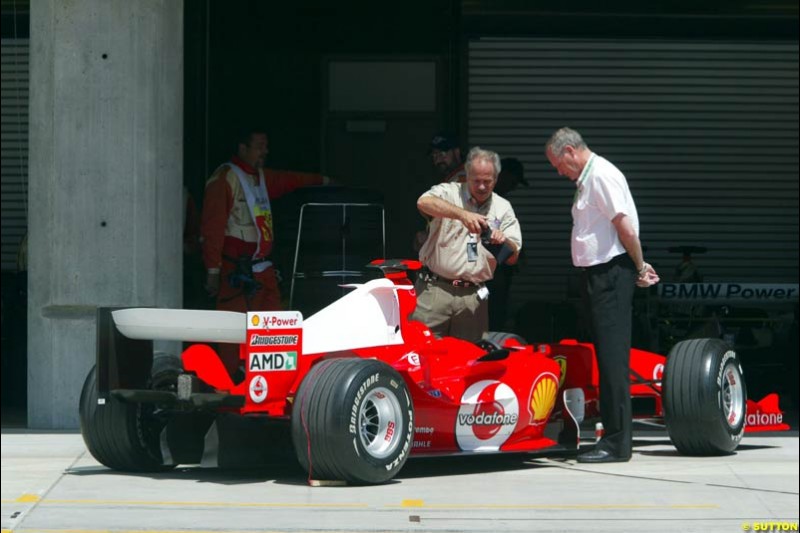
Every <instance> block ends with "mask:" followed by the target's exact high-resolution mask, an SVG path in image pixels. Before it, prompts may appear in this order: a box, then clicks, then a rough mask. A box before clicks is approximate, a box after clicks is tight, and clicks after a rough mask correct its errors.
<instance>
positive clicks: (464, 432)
mask: <svg viewBox="0 0 800 533" xmlns="http://www.w3.org/2000/svg"><path fill="white" fill-rule="evenodd" d="M517 420H519V401H518V400H517V395H516V394H514V391H513V390H511V387H509V386H508V385H506V384H505V383H501V382H499V381H494V380H483V381H478V382H477V383H473V384H472V385H471V386H470V387H469V388H468V389H467V390H466V391H464V394H463V395H462V396H461V407H460V408H459V410H458V415H457V417H456V441H458V446H459V447H460V448H461V449H462V450H464V451H476V452H492V451H497V450H499V449H500V446H501V445H502V444H503V443H504V442H505V441H506V440H507V439H508V437H509V435H511V433H513V432H514V428H515V427H516V426H517Z"/></svg>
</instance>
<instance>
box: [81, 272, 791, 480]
mask: <svg viewBox="0 0 800 533" xmlns="http://www.w3.org/2000/svg"><path fill="white" fill-rule="evenodd" d="M373 266H374V267H376V268H380V269H381V270H382V271H383V277H381V278H379V279H374V280H371V281H369V282H367V283H365V284H362V285H353V286H352V288H353V289H354V290H352V291H351V292H349V293H348V294H347V295H345V296H344V297H342V298H341V299H339V300H337V301H335V302H333V303H332V304H331V305H329V306H328V307H326V308H324V309H323V310H321V311H319V312H318V313H316V314H314V315H313V316H311V317H309V318H308V319H305V320H304V319H303V317H302V316H301V314H300V313H299V312H296V311H285V312H249V313H247V314H244V313H231V312H220V311H195V310H171V309H118V310H110V309H101V310H100V311H99V314H98V341H97V347H98V353H97V363H96V365H95V366H94V367H93V368H92V369H91V370H90V372H89V375H88V377H87V378H86V381H85V384H84V386H83V390H82V394H81V399H80V420H81V432H82V434H83V438H84V441H85V443H86V446H87V448H88V449H89V451H90V452H91V454H92V455H93V456H94V457H95V459H97V460H98V461H99V462H100V463H102V464H104V465H106V466H108V467H109V468H112V469H117V470H124V471H159V470H166V469H169V468H172V467H173V466H174V465H176V464H179V463H180V464H187V463H197V462H202V461H201V460H202V458H203V457H204V455H206V454H208V453H209V450H207V449H205V448H207V447H209V444H208V443H209V442H211V441H212V440H213V439H210V437H209V435H210V434H212V433H214V431H215V427H214V424H215V422H214V417H215V416H220V415H221V414H223V413H227V415H226V416H236V417H244V418H256V419H261V420H266V421H281V422H283V423H285V424H289V425H290V427H291V436H292V441H293V446H294V451H295V454H296V456H297V459H298V460H299V462H300V464H301V465H302V466H303V467H304V468H305V469H306V471H307V472H308V474H309V479H312V478H313V479H320V480H322V479H324V480H344V481H348V482H352V483H363V484H370V483H381V482H385V481H387V480H390V479H391V478H392V477H394V476H395V475H396V474H397V473H398V471H400V469H401V468H402V467H403V465H404V463H405V462H406V460H407V459H408V458H409V456H412V455H415V456H416V455H419V456H423V455H446V454H480V453H499V452H532V451H547V450H557V449H559V450H564V449H567V450H575V449H577V447H578V445H579V424H580V423H581V422H582V421H584V420H587V421H588V420H589V419H592V418H596V417H598V416H599V412H598V372H597V364H596V361H595V352H594V348H593V346H592V345H591V344H586V343H580V342H577V341H574V340H564V341H561V342H560V343H557V344H527V343H526V342H525V341H524V340H522V339H521V338H519V337H517V336H515V335H512V334H503V333H491V334H490V335H489V336H488V338H486V339H485V340H483V341H481V342H479V343H477V344H474V343H471V342H467V341H464V340H460V339H456V338H449V337H445V338H441V339H439V338H435V337H434V336H433V335H432V334H431V332H430V330H429V329H428V328H427V327H425V325H423V324H422V323H419V322H416V321H412V320H409V315H410V313H411V312H412V311H413V309H414V308H415V306H416V295H415V293H414V288H413V286H412V284H411V282H410V281H409V278H408V272H409V270H414V269H418V268H420V266H421V265H420V264H419V263H418V262H416V261H383V260H381V261H375V262H373ZM154 339H161V340H166V339H169V340H178V341H190V342H194V343H196V344H192V345H190V346H189V347H188V349H186V350H185V351H183V353H182V354H181V356H180V358H177V357H166V356H160V357H155V358H154V357H153V344H152V342H153V340H154ZM219 342H226V343H237V344H239V346H240V349H239V355H240V359H241V363H242V372H240V373H239V374H240V375H238V377H237V378H234V377H232V376H231V375H230V374H229V372H228V371H226V369H225V367H224V365H223V364H222V362H221V360H220V358H219V356H218V355H217V353H216V352H215V350H214V349H213V348H211V347H210V346H209V345H208V344H205V343H219ZM630 390H631V396H632V402H633V406H634V413H635V418H637V419H639V420H641V421H645V422H649V423H651V424H660V425H665V426H666V429H667V431H668V433H669V436H670V438H671V440H672V442H673V443H674V445H675V446H676V448H677V449H678V450H679V451H680V452H682V453H684V454H690V455H714V454H728V453H731V452H733V451H734V450H735V449H736V447H737V445H738V443H739V441H740V439H741V438H742V435H743V433H744V432H745V429H746V426H748V424H750V426H749V427H751V428H754V429H759V428H760V429H781V428H783V427H784V426H783V425H782V420H781V419H780V416H781V415H780V411H778V409H777V404H775V405H772V406H771V407H770V406H767V404H766V403H765V404H762V405H756V404H752V405H751V406H750V412H748V402H747V394H746V387H745V382H744V375H743V372H742V367H741V365H740V362H739V359H738V358H737V356H736V353H735V352H734V351H733V350H731V349H730V348H729V347H728V346H727V345H726V344H725V343H724V342H723V341H721V340H719V339H695V340H688V341H684V342H681V343H678V344H677V345H676V346H675V347H674V348H673V350H672V351H671V352H670V354H669V356H668V357H664V356H662V355H658V354H654V353H649V352H645V351H641V350H637V349H634V350H632V351H631V388H630ZM767 403H770V402H767ZM212 447H213V446H212Z"/></svg>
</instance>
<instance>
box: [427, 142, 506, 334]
mask: <svg viewBox="0 0 800 533" xmlns="http://www.w3.org/2000/svg"><path fill="white" fill-rule="evenodd" d="M465 168H466V171H467V181H466V182H465V183H441V184H439V185H435V186H434V187H433V188H431V189H430V190H429V191H428V192H426V193H425V194H423V195H422V196H420V198H419V200H417V208H418V209H419V210H420V212H421V213H422V214H423V215H424V216H426V217H427V218H430V219H431V222H430V233H429V236H428V239H427V240H426V241H425V244H424V245H423V247H422V249H421V250H420V252H419V259H420V261H421V262H422V264H423V265H424V266H425V268H424V270H423V271H422V273H421V274H420V276H419V277H418V279H417V285H416V291H417V309H416V311H414V313H413V315H412V316H411V318H412V319H413V320H419V321H420V322H423V323H425V324H426V325H427V326H428V327H429V328H430V329H431V331H433V333H434V334H435V335H437V336H439V337H442V336H452V337H459V338H462V339H466V340H469V341H473V342H475V341H478V340H480V339H481V337H482V336H483V334H484V333H485V332H486V331H487V329H488V324H489V313H488V298H489V297H490V295H489V293H488V292H489V291H488V289H486V286H485V282H486V281H488V280H490V279H492V276H493V274H494V270H495V267H496V266H497V260H496V259H495V257H494V256H493V255H492V253H491V252H490V251H489V250H488V249H487V248H486V247H485V246H484V245H483V243H482V242H481V234H482V233H484V231H485V230H489V231H488V232H490V235H491V236H490V238H489V239H488V242H490V243H491V244H494V245H503V244H505V245H507V246H508V247H509V248H510V249H511V255H510V256H509V257H508V259H506V260H505V263H506V264H508V265H513V264H514V263H516V261H517V258H518V257H519V251H520V249H521V248H522V233H521V231H520V227H519V221H518V220H517V217H516V215H515V214H514V209H513V208H512V207H511V204H510V203H509V202H508V201H507V200H505V199H504V198H502V197H500V196H498V195H497V194H495V193H494V192H493V190H494V186H495V184H496V183H497V176H498V174H499V173H500V156H498V155H497V153H495V152H492V151H490V150H483V149H481V148H480V147H477V146H476V147H475V148H473V149H472V150H470V152H469V154H468V155H467V159H466V164H465ZM488 232H487V233H488Z"/></svg>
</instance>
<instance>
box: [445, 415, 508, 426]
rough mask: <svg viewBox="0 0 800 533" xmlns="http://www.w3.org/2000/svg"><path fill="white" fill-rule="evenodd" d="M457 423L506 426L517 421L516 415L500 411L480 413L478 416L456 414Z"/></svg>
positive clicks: (463, 424)
mask: <svg viewBox="0 0 800 533" xmlns="http://www.w3.org/2000/svg"><path fill="white" fill-rule="evenodd" d="M458 423H459V424H461V425H462V426H498V425H503V426H508V425H510V424H516V423H517V415H515V414H508V415H501V414H500V413H491V414H490V413H480V414H479V415H478V416H475V415H471V414H466V415H465V414H460V415H458Z"/></svg>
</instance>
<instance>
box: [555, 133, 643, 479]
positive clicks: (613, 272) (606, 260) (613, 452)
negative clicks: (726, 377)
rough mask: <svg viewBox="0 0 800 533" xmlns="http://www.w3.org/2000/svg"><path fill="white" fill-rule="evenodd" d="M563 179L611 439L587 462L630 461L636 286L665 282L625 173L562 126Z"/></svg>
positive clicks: (585, 456)
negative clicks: (645, 242) (649, 256)
mask: <svg viewBox="0 0 800 533" xmlns="http://www.w3.org/2000/svg"><path fill="white" fill-rule="evenodd" d="M545 155H546V156H547V159H548V161H549V162H550V164H551V165H552V166H553V168H555V169H556V171H557V172H558V174H559V175H561V176H566V177H567V178H569V179H570V180H571V181H573V182H575V186H576V188H577V190H576V191H575V196H574V198H573V202H572V220H573V225H572V240H571V243H572V263H573V264H574V265H575V266H576V267H578V268H580V269H581V270H582V274H583V283H584V288H585V294H586V295H587V298H588V307H589V316H590V317H591V324H592V331H593V336H594V344H595V351H596V354H597V365H598V369H599V373H600V416H601V418H602V421H603V427H604V429H605V434H604V435H603V438H602V439H600V441H599V442H598V443H597V445H596V446H595V447H594V448H593V449H592V450H591V451H588V452H584V453H582V454H580V455H578V462H581V463H610V462H623V461H629V460H630V458H631V451H632V450H631V448H632V438H633V433H632V428H631V425H632V418H631V416H632V415H631V395H630V351H631V328H632V326H631V323H632V316H631V315H632V310H633V291H634V287H635V286H637V285H638V286H640V287H649V286H650V285H653V284H655V283H658V274H656V271H655V270H654V269H653V267H652V266H650V265H649V264H648V263H646V262H645V261H644V257H643V256H642V246H641V243H640V242H639V215H638V214H637V212H636V205H635V204H634V201H633V196H632V195H631V191H630V189H629V188H628V182H627V181H626V180H625V176H624V175H623V174H622V172H620V171H619V169H617V167H615V166H614V165H613V164H611V162H610V161H608V160H607V159H605V158H603V157H601V156H599V155H597V154H595V153H594V152H592V151H591V150H590V149H589V147H588V146H587V145H586V142H584V140H583V138H582V137H581V135H580V134H579V133H578V132H577V131H575V130H572V129H570V128H561V129H559V130H558V131H556V132H555V133H553V135H552V136H551V137H550V139H549V140H548V141H547V143H546V144H545Z"/></svg>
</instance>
